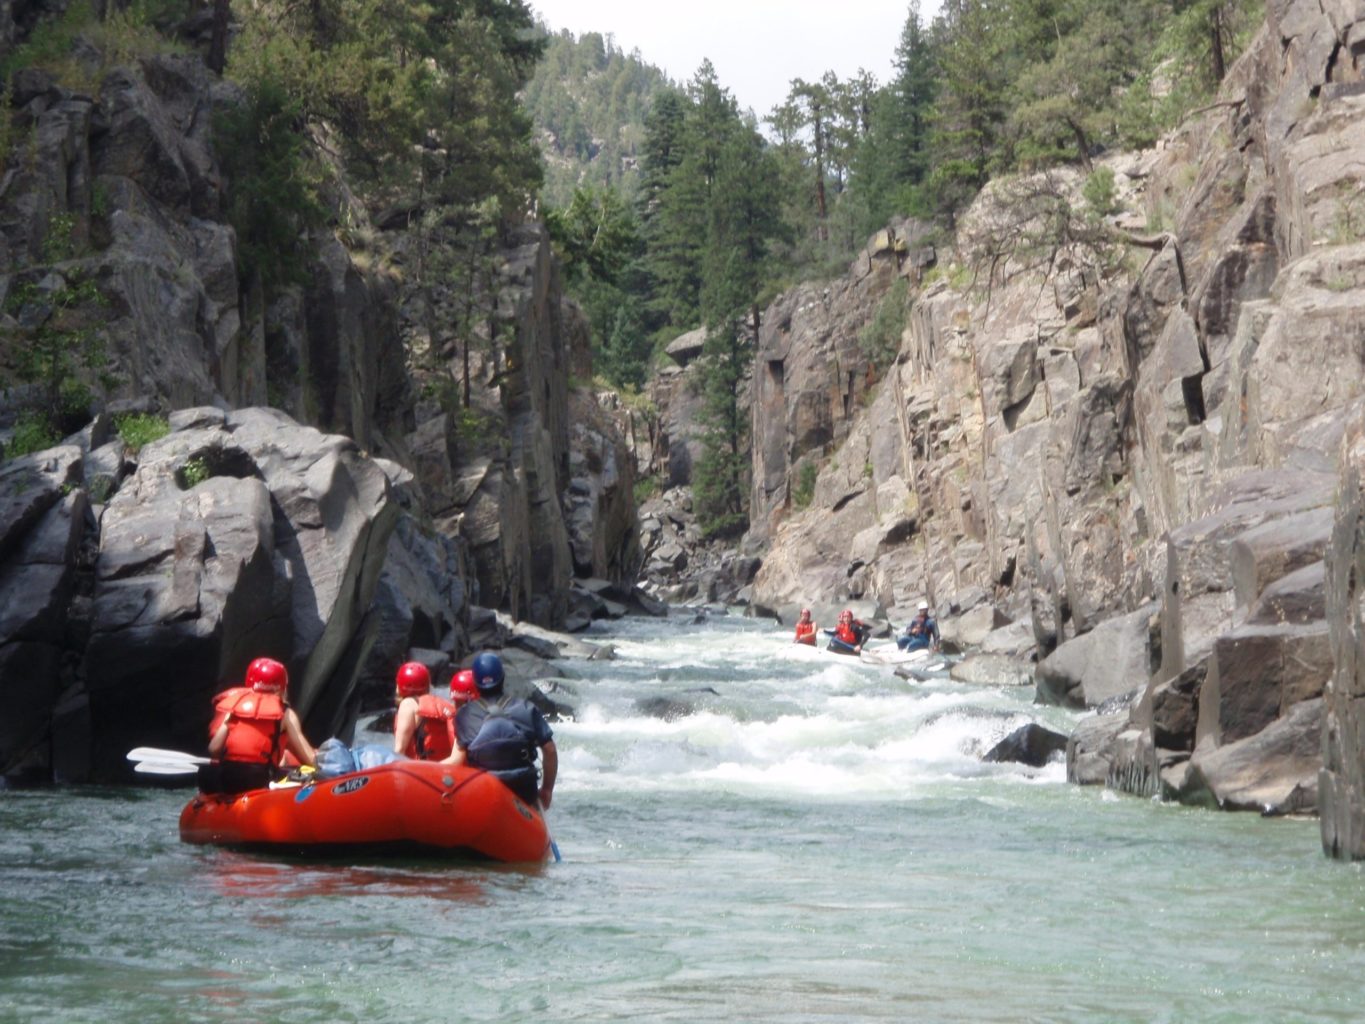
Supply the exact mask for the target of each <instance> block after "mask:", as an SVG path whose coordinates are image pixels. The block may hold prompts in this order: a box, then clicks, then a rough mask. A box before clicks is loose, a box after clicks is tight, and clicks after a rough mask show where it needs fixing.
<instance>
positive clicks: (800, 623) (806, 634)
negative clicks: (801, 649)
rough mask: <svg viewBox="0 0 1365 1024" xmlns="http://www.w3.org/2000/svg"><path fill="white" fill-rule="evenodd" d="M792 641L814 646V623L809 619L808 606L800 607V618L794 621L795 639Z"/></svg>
mask: <svg viewBox="0 0 1365 1024" xmlns="http://www.w3.org/2000/svg"><path fill="white" fill-rule="evenodd" d="M793 642H794V643H798V644H808V645H809V646H811V647H814V646H815V623H814V622H812V621H811V617H810V609H809V608H802V609H801V618H799V619H797V621H796V639H795V641H793Z"/></svg>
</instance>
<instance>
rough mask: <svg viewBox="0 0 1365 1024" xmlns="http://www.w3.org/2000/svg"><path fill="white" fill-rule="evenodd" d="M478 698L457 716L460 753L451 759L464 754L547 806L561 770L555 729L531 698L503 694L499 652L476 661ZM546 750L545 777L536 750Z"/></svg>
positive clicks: (451, 760)
mask: <svg viewBox="0 0 1365 1024" xmlns="http://www.w3.org/2000/svg"><path fill="white" fill-rule="evenodd" d="M474 673H475V682H476V684H477V686H478V690H479V699H478V700H476V701H473V702H472V703H469V704H466V705H465V706H464V707H462V708H460V710H459V711H458V712H456V714H455V742H456V745H457V747H458V751H457V752H456V753H455V754H452V756H451V757H450V758H447V759H446V762H447V763H455V762H457V761H458V760H460V759H461V758H462V759H463V760H464V761H465V762H466V763H467V764H469V765H470V766H471V767H474V768H481V769H483V770H484V771H486V772H489V773H490V774H492V775H496V776H497V777H498V778H499V779H500V780H502V782H503V783H505V784H506V785H507V786H508V788H510V789H511V790H512V791H513V792H514V793H516V794H517V795H518V796H519V797H521V798H522V799H523V800H525V801H526V802H527V803H529V804H534V803H535V802H536V801H537V799H539V801H540V803H541V804H542V806H545V807H548V806H549V804H550V797H551V794H552V793H553V791H554V782H555V776H556V774H557V771H558V755H557V754H556V753H555V746H554V733H553V732H552V731H551V729H550V725H549V723H548V722H547V721H546V720H545V716H544V715H542V714H541V713H540V710H539V709H538V708H536V707H535V706H534V705H532V704H531V703H530V702H529V701H525V700H518V699H515V698H512V697H509V696H506V695H505V694H504V693H503V675H502V662H501V660H500V659H498V658H497V657H496V656H495V655H490V654H481V655H479V656H478V657H477V658H475V659H474ZM537 751H543V752H544V754H545V767H544V779H543V782H542V781H541V779H540V777H539V776H538V774H537V771H536V753H537Z"/></svg>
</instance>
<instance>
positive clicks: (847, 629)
mask: <svg viewBox="0 0 1365 1024" xmlns="http://www.w3.org/2000/svg"><path fill="white" fill-rule="evenodd" d="M834 635H835V636H836V637H838V638H839V639H840V640H842V641H843V642H844V643H846V644H848V646H850V647H857V646H858V645H859V644H860V643H862V638H861V637H860V636H859V634H858V631H857V630H856V629H854V628H853V626H851V625H850V624H848V623H845V622H841V623H839V625H837V626H835V627H834Z"/></svg>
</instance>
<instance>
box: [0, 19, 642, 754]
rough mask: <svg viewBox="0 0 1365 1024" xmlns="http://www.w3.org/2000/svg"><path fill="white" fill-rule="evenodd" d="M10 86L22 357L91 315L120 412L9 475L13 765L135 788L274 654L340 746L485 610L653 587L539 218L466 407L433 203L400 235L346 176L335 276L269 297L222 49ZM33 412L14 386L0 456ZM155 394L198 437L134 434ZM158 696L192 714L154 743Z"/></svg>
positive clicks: (9, 276)
mask: <svg viewBox="0 0 1365 1024" xmlns="http://www.w3.org/2000/svg"><path fill="white" fill-rule="evenodd" d="M6 10H7V11H8V8H6ZM0 27H3V29H4V31H6V32H11V33H12V32H15V31H18V30H17V29H16V28H15V26H14V25H13V24H12V23H10V22H6V23H5V24H4V25H3V26H0ZM6 100H7V101H8V102H9V103H11V105H12V106H13V108H14V116H15V123H16V128H17V130H18V132H19V133H20V134H19V137H21V138H23V139H26V140H28V141H27V143H26V144H25V145H26V147H27V148H26V152H25V156H24V159H21V160H18V161H14V162H13V165H12V166H11V167H9V168H8V169H7V170H6V172H5V173H4V175H3V178H0V310H2V311H3V312H0V317H2V318H3V327H4V332H3V339H4V340H3V342H0V359H3V360H5V361H6V363H7V364H9V363H10V362H12V361H13V360H14V358H15V355H16V352H15V346H16V345H22V344H24V343H25V341H24V339H26V338H27V339H33V338H37V337H40V336H41V332H44V331H48V332H59V331H75V332H78V333H79V335H80V336H81V337H82V338H86V339H88V340H89V342H90V343H91V345H92V346H93V347H94V348H96V349H97V350H98V352H99V355H100V357H101V358H100V360H99V365H95V364H94V363H91V364H89V365H85V366H80V365H77V366H76V367H75V368H76V370H77V372H79V374H80V375H81V376H83V377H84V378H85V383H86V384H87V385H89V386H90V387H91V389H92V390H93V392H94V395H95V398H94V400H93V403H92V408H91V410H90V411H91V412H92V413H94V412H99V413H102V414H101V415H99V416H97V418H96V419H95V420H94V422H93V423H91V424H89V425H88V426H86V428H85V429H84V430H83V431H82V432H81V433H80V434H78V435H75V436H73V437H70V438H68V439H67V441H66V442H64V443H63V444H62V445H59V446H57V447H55V448H52V449H50V450H48V451H44V452H38V453H36V454H34V455H31V456H27V457H25V458H24V459H20V460H11V461H9V462H6V463H4V464H3V472H0V536H2V537H3V542H0V589H2V590H3V594H4V607H5V609H6V611H5V613H4V615H0V695H3V697H4V699H5V700H6V701H8V702H10V703H11V705H12V706H14V707H16V708H19V709H20V710H21V712H22V713H20V714H16V715H15V716H12V717H11V716H5V722H4V725H3V727H0V775H13V774H15V773H18V774H23V775H25V776H27V777H36V778H42V777H49V776H51V775H53V774H56V775H57V776H59V777H61V778H64V779H83V778H91V777H95V778H111V777H116V776H117V774H118V768H119V766H118V764H117V762H118V757H117V754H118V752H119V751H122V750H126V749H128V747H129V746H131V745H134V744H136V743H137V742H153V743H157V742H160V743H161V744H162V745H168V744H170V743H172V742H177V741H178V742H179V744H180V745H185V746H191V747H193V746H194V745H196V744H197V743H198V741H199V737H198V729H199V728H201V727H202V725H203V723H204V722H206V721H207V712H208V701H207V695H208V693H210V692H212V691H213V690H214V689H215V688H218V687H221V686H222V685H225V684H226V683H228V682H231V681H233V680H235V679H239V678H240V676H241V672H242V671H243V669H244V668H245V665H246V663H247V661H248V660H249V659H250V658H251V657H253V656H256V655H259V654H263V653H269V654H273V655H275V656H277V657H281V658H282V659H283V660H285V661H286V662H287V663H288V666H289V668H290V671H291V676H292V678H293V680H294V686H293V697H294V699H295V701H296V702H297V703H298V705H299V706H300V708H301V709H302V710H303V711H304V713H305V714H306V716H307V724H308V726H309V728H310V730H311V731H312V732H313V733H314V735H316V736H318V737H319V738H320V737H321V736H323V735H327V734H329V733H331V732H341V733H344V732H345V731H346V730H347V729H348V728H349V725H350V722H351V721H352V719H353V717H354V713H355V709H356V706H357V704H358V703H359V702H360V701H361V699H362V697H363V696H364V694H366V693H369V695H370V697H371V698H374V697H376V696H378V697H380V698H381V699H383V698H385V697H386V695H387V692H388V688H389V687H390V686H391V678H392V671H393V666H394V665H396V664H397V663H398V662H399V661H401V660H404V659H406V658H407V657H409V656H410V655H412V654H413V653H414V652H416V653H417V654H418V655H419V656H423V657H427V656H428V655H430V660H432V661H433V664H438V663H441V664H444V663H448V661H449V660H451V659H458V658H459V657H461V656H462V655H464V654H465V653H466V651H467V648H468V643H469V639H468V635H467V633H468V626H469V615H470V608H471V605H474V604H482V605H486V606H489V607H494V608H501V609H505V610H507V611H508V612H510V613H512V615H513V616H514V617H520V618H528V619H531V620H534V621H535V622H538V623H540V624H542V625H548V626H562V625H564V624H565V623H566V622H569V621H571V613H572V608H571V600H572V599H573V595H574V587H573V582H574V579H575V577H576V576H577V577H588V578H594V579H601V580H605V581H606V582H608V583H611V584H614V585H618V586H619V587H624V589H625V590H626V591H627V592H629V589H630V585H631V584H632V583H633V581H634V578H635V574H636V572H637V569H638V566H639V561H640V555H639V546H638V527H637V525H636V516H635V510H634V479H633V464H632V463H631V461H630V459H629V457H628V453H627V452H626V450H625V449H624V447H623V443H622V441H621V439H620V437H619V436H618V435H617V434H616V432H615V430H614V427H613V423H612V420H611V418H610V417H608V416H605V415H603V414H600V413H599V412H598V411H597V410H596V409H595V407H594V402H593V399H592V397H591V395H589V394H588V393H586V392H580V391H576V390H574V389H573V388H572V387H571V382H570V375H571V373H574V372H575V370H576V371H577V373H578V375H579V377H580V379H582V380H587V379H589V378H590V377H591V371H590V366H586V365H585V364H587V362H588V356H587V338H586V333H585V330H584V328H583V325H582V318H581V316H580V315H579V314H578V312H577V310H576V309H575V308H574V307H573V306H572V304H570V303H568V302H566V301H565V299H564V298H563V296H562V294H561V292H560V287H559V275H558V268H557V266H556V263H555V260H554V258H553V256H552V254H551V252H550V248H549V244H548V240H547V238H546V236H545V233H544V231H543V230H542V229H541V228H540V227H539V226H538V225H535V224H525V225H521V226H517V227H512V228H509V230H508V232H507V233H506V238H505V241H506V245H505V248H504V249H503V250H502V251H501V252H500V253H498V254H496V265H495V267H494V270H493V284H492V291H493V293H494V300H495V301H493V302H492V303H490V307H491V308H490V311H489V313H488V315H487V320H488V321H489V322H490V323H493V324H495V330H496V334H497V337H498V339H499V344H498V345H496V346H487V347H486V350H485V354H483V355H481V356H480V357H479V358H477V359H476V360H475V361H474V364H473V374H472V380H471V391H472V395H473V404H474V407H475V408H474V410H473V414H462V413H461V411H460V410H459V408H458V407H457V406H455V405H454V404H453V403H451V402H450V401H448V400H447V401H445V402H441V401H436V400H434V399H432V398H431V397H430V396H431V394H432V393H433V389H432V388H431V387H429V385H430V383H431V381H432V380H433V379H440V380H450V379H453V378H455V377H456V376H457V374H458V372H459V367H458V363H457V356H458V354H459V351H458V346H457V345H456V344H455V336H456V334H457V330H456V327H455V324H456V322H457V318H456V316H455V314H454V312H452V306H453V305H454V304H455V300H454V298H452V296H450V295H449V294H448V292H447V293H443V294H438V295H436V296H435V300H434V301H433V296H432V294H431V292H430V290H427V291H424V292H422V293H421V294H420V295H418V288H417V282H416V275H412V274H410V273H409V268H410V267H412V266H414V263H413V260H414V258H415V257H414V252H415V249H416V247H417V246H418V244H419V243H418V241H416V240H415V239H414V237H413V234H412V233H411V232H410V231H409V229H408V228H407V227H406V223H407V221H406V219H404V218H398V219H397V220H396V221H395V224H394V225H393V226H392V227H391V228H389V229H387V230H380V229H379V228H378V227H376V226H375V225H373V224H372V223H371V222H370V220H369V215H368V211H367V210H366V208H365V207H364V205H363V204H362V203H361V202H360V201H359V200H358V199H357V198H356V197H355V196H354V195H351V194H349V193H348V192H347V191H346V189H345V187H344V184H342V185H338V186H337V187H336V188H335V192H336V194H335V195H334V196H333V197H332V201H333V203H334V204H336V205H337V208H338V210H339V211H340V213H339V214H338V221H339V223H343V224H345V226H346V229H345V230H341V229H339V228H338V229H336V230H332V229H323V230H319V231H317V232H315V233H314V234H313V235H312V237H311V238H310V243H311V250H312V253H313V256H312V257H311V260H310V262H309V265H308V266H307V268H306V273H305V274H304V275H303V277H304V279H305V282H306V283H304V284H301V285H298V286H293V287H288V288H285V289H283V290H282V291H280V292H279V293H276V294H272V295H271V296H269V297H268V298H267V297H266V296H265V295H263V294H261V293H260V291H259V289H256V288H254V287H253V286H250V285H243V283H242V282H241V280H240V279H239V275H238V270H237V249H236V237H235V235H234V232H233V230H232V228H231V227H230V225H229V224H228V223H227V221H226V217H225V199H224V197H225V188H226V186H227V184H228V183H227V182H226V181H225V180H224V177H223V170H222V165H221V163H220V162H219V160H218V157H217V155H216V154H215V152H214V144H213V137H212V127H211V126H212V124H213V119H214V114H215V112H216V111H218V110H220V109H222V108H224V107H225V106H228V105H232V104H235V103H238V102H240V97H239V96H238V95H237V93H236V91H235V90H234V89H233V88H232V87H231V86H230V85H228V84H225V83H224V82H222V81H221V80H219V79H218V78H216V77H215V76H213V75H212V74H210V73H209V72H208V71H207V70H206V69H205V68H204V66H203V64H202V62H201V61H200V60H199V58H198V57H197V56H193V55H183V54H181V55H153V56H147V57H145V58H143V59H141V60H139V61H137V62H135V63H134V64H132V65H131V66H125V67H116V68H113V69H112V70H110V71H108V72H107V73H104V74H103V75H102V76H101V77H100V78H99V81H98V85H97V87H96V88H95V89H93V90H90V91H88V92H85V91H81V90H79V89H75V88H71V87H69V86H66V85H63V84H62V83H60V82H58V81H56V80H54V79H53V78H52V77H51V76H50V75H48V74H46V73H43V72H40V71H36V70H31V69H30V70H26V71H21V72H19V73H18V74H16V75H15V76H14V79H13V81H12V83H11V90H10V91H9V93H8V94H7V95H6ZM339 180H341V181H342V182H343V183H344V179H339ZM341 214H344V216H341ZM359 244H363V246H364V250H363V251H357V250H356V249H354V248H351V247H350V246H355V245H359ZM420 244H422V245H426V246H431V245H439V244H441V242H440V239H435V240H433V239H430V238H428V239H424V240H423V241H422V242H421V243H420ZM72 336H73V337H75V336H76V335H74V334H73V335H72ZM32 397H33V395H32V393H31V392H30V391H28V390H26V389H24V388H17V389H13V390H11V391H7V392H5V393H4V395H3V397H2V398H0V442H2V441H5V440H7V439H8V438H7V436H6V435H7V428H10V427H12V426H13V424H14V422H15V417H16V415H17V414H18V412H19V411H20V410H21V408H22V407H23V405H24V403H25V402H26V401H28V400H29V399H31V398H32ZM268 405H269V406H274V407H276V410H277V411H271V410H266V409H263V408H259V407H265V406H268ZM130 411H145V412H150V413H156V414H159V415H163V416H164V415H168V414H169V415H170V416H171V424H172V426H173V427H174V428H175V429H174V430H173V432H172V433H171V434H170V435H169V437H168V438H165V439H163V440H161V441H158V442H155V443H153V444H149V445H146V446H144V447H143V449H142V450H141V451H135V450H133V449H131V448H130V447H129V446H127V445H126V444H124V442H123V441H121V440H120V439H119V438H118V437H117V436H116V432H115V429H114V414H117V413H126V412H130ZM85 418H88V417H85ZM471 423H472V424H473V428H472V429H471V426H470V424H471ZM313 428H316V429H313ZM319 431H321V433H319ZM248 435H249V437H248ZM191 449H193V450H191ZM191 459H193V460H197V461H196V462H195V463H194V468H193V469H192V471H191V472H190V473H189V475H188V476H187V475H186V471H185V466H186V462H187V460H191ZM286 465H287V466H292V467H293V468H290V469H286V468H284V467H285V466H286ZM343 469H344V471H343ZM357 517H360V519H359V520H357ZM357 524H359V525H357ZM312 546H316V547H317V550H319V551H323V550H325V551H327V552H328V554H327V555H326V557H325V558H323V559H322V560H321V561H318V562H315V561H313V560H310V557H308V556H307V555H306V554H298V553H297V552H298V551H303V552H305V553H306V552H307V551H309V550H312ZM291 552H295V553H294V554H291ZM291 595H292V596H291ZM589 605H590V606H591V607H592V608H594V609H595V608H597V607H598V606H599V605H600V602H598V603H597V604H593V603H592V602H589ZM573 621H575V622H577V624H579V625H581V624H583V623H584V622H585V621H586V620H585V619H583V617H582V616H581V615H579V616H578V617H577V618H575V619H573ZM153 696H155V697H156V702H157V703H158V705H160V704H162V703H164V705H165V706H166V707H168V708H169V709H170V712H169V714H168V715H167V716H166V717H165V718H164V719H163V718H161V716H157V723H158V724H157V725H156V726H155V727H154V728H153V730H152V731H151V732H148V731H147V730H146V721H145V716H144V717H143V719H141V720H140V719H139V717H138V714H139V713H138V712H137V709H138V708H139V707H140V706H142V705H143V704H144V703H145V701H146V700H149V699H152V698H153Z"/></svg>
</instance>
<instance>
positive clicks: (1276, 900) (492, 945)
mask: <svg viewBox="0 0 1365 1024" xmlns="http://www.w3.org/2000/svg"><path fill="white" fill-rule="evenodd" d="M788 637H789V634H788V633H787V632H786V631H785V630H784V631H780V632H779V631H775V630H773V629H772V628H771V627H767V626H760V625H757V624H755V623H746V622H743V621H737V620H721V621H719V622H716V621H715V620H713V622H712V623H710V624H705V625H683V624H681V623H680V622H679V621H678V620H676V619H674V620H670V621H668V622H664V623H656V622H629V623H626V624H618V626H617V627H616V629H615V631H614V633H613V635H612V636H611V637H610V638H609V639H611V640H613V641H614V642H615V643H616V644H617V646H618V650H619V655H620V656H619V658H618V659H617V660H615V661H611V662H591V663H586V662H566V663H565V665H566V673H569V672H571V673H572V674H573V675H574V676H575V677H576V678H575V679H573V680H571V681H569V682H566V683H565V684H564V689H563V691H562V692H561V693H560V694H559V695H558V696H559V697H560V698H561V699H563V700H566V701H568V702H570V703H572V704H573V705H575V707H576V709H577V714H576V718H575V721H572V722H561V723H559V724H558V725H557V726H556V740H557V743H558V746H559V749H560V753H561V782H560V785H559V788H558V790H557V792H556V799H555V803H554V807H553V809H552V810H551V812H550V820H551V824H552V827H553V829H554V833H555V837H556V839H557V842H558V845H559V848H560V850H561V851H562V854H563V860H562V862H560V863H551V864H547V865H545V866H544V867H538V868H508V867H500V866H493V865H488V864H478V863H470V862H457V863H449V862H441V861H397V862H384V861H374V862H367V863H348V864H337V863H308V862H299V861H280V860H276V859H271V858H268V857H261V856H247V855H242V854H235V853H229V852H224V851H220V850H214V849H203V848H194V847H189V846H185V845H182V844H181V843H180V842H179V840H178V836H177V830H176V819H177V815H178V812H179V809H180V807H181V805H182V804H183V802H184V801H185V799H186V796H187V794H186V793H185V791H183V790H181V791H169V790H158V789H134V790H116V789H101V788H80V789H67V790H46V791H8V792H0V1021H3V1022H5V1024H8V1022H11V1021H24V1022H28V1021H35V1022H44V1024H53V1022H68V1021H69V1022H101V1024H109V1022H118V1021H137V1022H140V1024H159V1022H176V1024H184V1022H233V1024H248V1022H300V1024H302V1022H329V1024H334V1022H350V1021H354V1022H364V1024H374V1022H388V1021H395V1022H405V1024H411V1022H424V1021H444V1022H456V1021H524V1020H537V1021H552V1022H553V1021H655V1020H664V1021H686V1022H694V1021H792V1022H798V1021H972V1022H981V1021H1074V1022H1093V1021H1144V1022H1147V1021H1172V1022H1177V1021H1179V1022H1185V1021H1229V1022H1230V1021H1256V1022H1263V1021H1275V1022H1286V1021H1360V1020H1365V884H1363V883H1362V873H1361V870H1360V868H1359V867H1357V866H1352V865H1342V864H1337V863H1331V862H1329V861H1327V860H1326V859H1324V857H1323V855H1322V853H1321V851H1320V847H1319V840H1318V827H1317V823H1316V822H1313V821H1286V820H1273V821H1272V820H1261V819H1258V818H1256V817H1253V816H1249V815H1228V814H1217V813H1212V812H1207V811H1197V810H1189V809H1181V808H1177V807H1172V806H1165V805H1161V804H1157V803H1153V802H1150V801H1146V800H1138V799H1134V798H1130V797H1119V796H1115V795H1113V794H1108V793H1105V792H1102V791H1100V790H1098V789H1079V788H1076V787H1073V786H1069V785H1067V784H1066V783H1065V780H1064V774H1065V773H1064V770H1063V768H1062V766H1061V765H1059V764H1054V765H1050V766H1048V767H1047V768H1044V769H1027V768H1022V767H1020V766H1017V765H1013V766H1009V765H987V764H984V763H982V762H981V760H980V755H981V754H982V753H983V752H984V751H985V750H986V749H988V748H989V747H990V746H991V745H992V744H993V743H994V742H995V741H996V740H997V739H999V738H1000V737H1002V736H1004V735H1006V734H1007V733H1008V732H1010V731H1011V730H1012V729H1014V728H1015V727H1017V726H1018V725H1021V724H1023V723H1025V722H1027V721H1030V720H1039V721H1043V722H1045V723H1047V724H1051V725H1053V726H1054V727H1057V728H1061V729H1068V728H1069V727H1070V725H1071V724H1072V722H1073V720H1074V718H1073V716H1071V715H1070V714H1069V713H1066V712H1061V711H1058V710H1057V709H1044V708H1039V707H1035V706H1033V705H1032V703H1031V697H1032V693H1031V691H1027V690H1016V689H1010V688H1004V687H1001V688H993V687H984V688H983V687H965V686H959V685H957V684H953V683H949V682H947V681H946V680H936V681H932V682H928V683H922V684H921V683H913V682H907V681H904V680H900V679H897V678H896V677H895V676H893V675H892V674H891V672H890V670H888V669H885V668H874V667H870V666H864V665H861V664H858V663H856V662H853V661H851V660H849V659H843V658H838V657H836V656H833V655H825V654H821V653H815V652H811V651H808V650H797V649H795V648H793V646H792V645H791V644H790V643H788V642H787V641H788ZM598 639H608V638H607V637H600V638H598ZM710 691H714V692H710ZM659 696H665V697H673V698H677V699H680V700H683V701H687V702H689V703H690V704H692V705H693V706H694V708H695V711H694V713H692V714H687V715H683V716H682V717H678V718H676V719H675V720H673V721H664V720H661V719H659V718H655V717H650V716H647V715H644V714H642V713H641V712H640V710H638V708H637V705H636V701H637V700H638V699H639V698H641V697H659Z"/></svg>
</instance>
